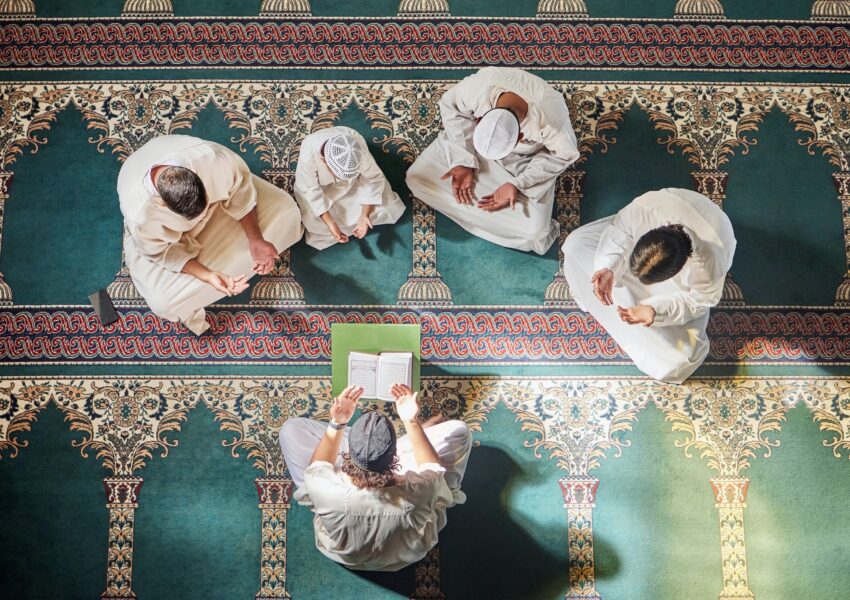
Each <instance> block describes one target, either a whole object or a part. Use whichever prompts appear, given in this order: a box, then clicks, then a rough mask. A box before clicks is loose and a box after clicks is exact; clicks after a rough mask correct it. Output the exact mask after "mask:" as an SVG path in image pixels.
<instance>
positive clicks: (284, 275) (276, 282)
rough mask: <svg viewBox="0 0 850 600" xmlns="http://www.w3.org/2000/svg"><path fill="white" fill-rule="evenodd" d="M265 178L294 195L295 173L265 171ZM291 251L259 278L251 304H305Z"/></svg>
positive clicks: (281, 255) (252, 294) (254, 287)
mask: <svg viewBox="0 0 850 600" xmlns="http://www.w3.org/2000/svg"><path fill="white" fill-rule="evenodd" d="M263 177H264V178H265V179H266V180H268V181H270V182H271V183H273V184H275V185H276V186H277V187H279V188H281V189H283V190H286V192H287V193H289V194H292V186H293V184H294V183H295V173H293V172H291V171H282V170H279V169H264V170H263ZM291 265H292V261H291V255H290V249H289V248H287V249H286V250H284V251H283V252H281V253H280V256H278V257H277V260H276V261H275V265H274V268H273V269H272V270H271V272H270V273H269V274H268V275H263V276H261V277H259V278H258V279H259V281H257V283H256V284H255V285H254V286H253V287H252V288H251V304H253V305H256V306H299V305H303V304H304V288H303V287H301V284H299V283H298V282H297V281H296V280H295V275H294V274H293V273H292V268H291Z"/></svg>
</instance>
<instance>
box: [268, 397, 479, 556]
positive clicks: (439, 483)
mask: <svg viewBox="0 0 850 600" xmlns="http://www.w3.org/2000/svg"><path fill="white" fill-rule="evenodd" d="M362 393H363V388H356V387H353V386H349V387H347V388H346V389H345V390H343V392H342V394H340V395H339V397H338V398H336V399H335V400H334V402H333V405H332V406H331V411H330V412H331V421H330V423H320V422H318V421H312V420H310V419H303V418H294V419H290V420H288V421H286V423H284V424H283V427H281V430H280V447H281V451H282V452H283V458H284V462H285V463H286V466H287V468H288V469H289V473H290V475H291V476H292V481H293V482H294V483H295V486H296V488H297V489H296V492H295V495H294V498H295V499H296V500H297V501H298V503H299V504H301V505H303V506H307V507H309V508H310V509H311V510H312V511H313V513H315V516H314V518H313V526H314V528H315V534H316V547H317V548H318V549H319V551H320V552H321V553H322V554H324V555H325V556H327V557H328V558H330V559H331V560H334V561H336V562H338V563H341V564H343V565H345V566H346V567H348V568H350V569H358V570H364V571H397V570H399V569H402V568H404V567H406V566H408V565H410V564H412V563H415V562H417V561H419V560H422V559H423V558H424V557H425V555H426V554H427V553H428V552H429V551H430V550H431V549H432V548H433V547H434V546H435V545H436V544H437V535H438V533H439V532H440V530H442V529H443V527H445V526H446V509H447V508H449V507H452V506H454V505H455V504H462V503H464V502H465V501H466V495H464V493H463V492H462V491H461V490H460V484H461V480H462V479H463V474H464V471H465V470H466V463H467V461H468V460H469V452H470V449H471V448H472V435H471V434H470V432H469V427H468V426H467V425H466V423H464V422H463V421H445V422H441V423H438V424H435V425H431V426H429V424H428V423H425V424H420V423H419V421H418V418H417V417H418V414H419V405H418V400H417V395H418V394H414V393H413V391H412V390H411V389H410V388H409V387H407V386H402V385H396V386H393V396H394V397H395V398H396V404H395V406H396V410H397V412H398V415H399V417H400V418H401V420H402V422H403V423H404V428H405V430H406V431H407V434H406V435H405V436H403V437H401V438H399V439H398V440H397V441H396V434H395V430H394V429H393V426H392V423H390V421H389V419H387V418H386V417H385V416H384V415H382V414H380V413H378V412H374V411H373V412H367V413H364V414H363V415H361V416H360V418H359V419H357V420H356V421H355V422H354V424H353V425H352V426H351V427H347V426H346V424H347V423H348V421H349V420H350V419H351V416H352V414H353V413H354V409H355V406H356V404H357V400H358V399H359V398H360V396H361V395H362Z"/></svg>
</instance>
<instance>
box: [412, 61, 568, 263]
mask: <svg viewBox="0 0 850 600" xmlns="http://www.w3.org/2000/svg"><path fill="white" fill-rule="evenodd" d="M504 92H513V93H515V94H517V95H519V96H520V97H521V98H522V99H523V100H525V101H526V102H527V103H528V114H527V115H526V117H525V119H523V121H522V123H520V131H521V132H522V134H523V139H522V140H521V141H520V142H519V143H518V144H517V145H516V147H515V148H514V150H513V152H511V154H509V155H508V156H507V157H505V158H503V159H501V160H497V161H496V160H489V159H486V158H483V157H481V156H479V155H477V154H476V152H475V148H474V146H473V143H472V132H473V131H474V129H475V125H476V122H477V121H476V120H477V119H480V118H481V117H482V116H483V115H484V114H485V113H486V112H487V111H489V110H491V109H492V108H494V107H495V106H496V102H497V101H498V99H499V96H500V95H501V94H502V93H504ZM440 113H441V115H442V118H443V127H444V131H443V132H441V133H440V135H439V136H438V137H437V139H436V140H435V141H434V142H433V143H432V144H431V145H430V146H428V148H427V149H426V150H425V151H424V152H423V153H422V155H420V156H419V158H417V159H416V162H415V163H413V166H412V167H411V168H410V169H409V170H408V172H407V185H408V187H409V188H410V190H411V191H412V192H413V195H414V196H416V197H417V198H419V199H420V200H421V201H422V202H424V203H425V204H427V205H428V206H430V207H431V208H433V209H434V210H437V211H439V212H441V213H443V214H444V215H446V216H447V217H449V218H450V219H452V220H453V221H455V222H456V223H457V224H458V225H460V226H461V227H463V228H464V229H466V230H467V231H469V232H470V233H472V234H474V235H477V236H479V237H481V238H484V239H485V240H488V241H491V242H493V243H495V244H499V245H501V246H506V247H508V248H515V249H517V250H534V251H535V252H537V253H538V254H544V253H545V252H546V251H547V250H548V249H549V247H550V246H551V245H552V243H553V242H554V241H555V240H556V239H557V238H558V232H559V227H558V222H557V221H555V220H554V219H553V218H552V205H553V203H554V199H555V182H556V180H557V177H558V175H560V174H561V173H562V172H563V171H564V170H565V169H566V168H567V167H568V166H570V165H571V164H572V163H574V162H575V161H576V160H577V159H578V157H579V152H578V147H577V143H576V136H575V133H574V132H573V128H572V125H571V123H570V115H569V111H568V110H567V104H566V102H565V101H564V98H563V96H561V94H559V93H558V92H557V91H555V90H554V89H553V88H552V87H551V86H550V85H549V84H548V83H546V82H545V81H544V80H543V79H541V78H539V77H537V76H536V75H532V74H531V73H526V72H525V71H523V70H521V69H513V68H504V67H486V68H484V69H481V70H480V71H478V72H477V73H475V74H474V75H470V76H469V77H467V78H466V79H463V80H462V81H460V82H459V83H458V84H457V85H455V86H454V87H452V88H451V89H450V90H448V91H447V92H446V93H445V94H443V97H442V98H441V100H440ZM459 165H461V166H465V167H472V168H474V169H477V172H476V182H475V191H474V194H475V197H476V198H477V199H479V200H480V199H481V197H482V196H485V195H487V194H491V193H492V192H494V191H495V190H496V188H497V187H499V186H500V185H502V184H504V183H512V184H513V185H515V186H516V188H517V189H518V190H519V196H518V202H517V206H516V208H515V209H514V210H511V209H510V208H509V207H508V208H503V209H501V210H498V211H495V212H487V211H485V210H482V209H480V208H478V207H477V206H475V205H468V204H458V203H457V201H456V200H455V199H454V196H453V195H452V186H451V179H445V180H443V179H441V177H442V176H443V175H444V174H445V173H446V172H447V171H448V170H449V169H451V168H452V167H456V166H459Z"/></svg>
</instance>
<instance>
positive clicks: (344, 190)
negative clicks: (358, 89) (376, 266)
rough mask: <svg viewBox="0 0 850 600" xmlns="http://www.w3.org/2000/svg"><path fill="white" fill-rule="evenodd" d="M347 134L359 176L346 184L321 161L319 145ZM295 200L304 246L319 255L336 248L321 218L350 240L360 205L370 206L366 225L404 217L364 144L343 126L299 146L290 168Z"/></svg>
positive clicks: (317, 134)
mask: <svg viewBox="0 0 850 600" xmlns="http://www.w3.org/2000/svg"><path fill="white" fill-rule="evenodd" d="M344 134H347V135H349V136H351V137H352V138H354V140H355V141H356V142H357V145H358V146H359V147H360V152H361V156H362V159H361V162H360V174H359V175H358V176H357V177H356V178H355V179H351V180H345V179H338V178H337V177H335V176H334V175H333V173H331V171H330V169H328V166H327V165H326V164H325V162H324V161H323V160H322V154H321V153H322V145H324V143H325V142H326V141H328V139H330V138H332V137H334V136H336V135H344ZM294 192H295V199H296V200H297V201H298V206H299V207H300V208H301V218H302V220H303V222H304V228H305V229H306V230H307V233H306V236H305V238H304V241H306V242H307V243H308V244H309V245H310V246H313V247H314V248H317V249H319V250H324V249H325V248H327V247H328V246H332V245H334V244H336V243H337V241H336V238H335V237H334V236H333V235H331V232H330V231H329V230H328V226H327V225H326V224H325V222H324V221H322V215H323V214H324V213H326V212H328V211H330V213H331V216H332V217H333V219H334V221H335V222H336V224H337V225H338V226H339V229H340V231H342V233H344V234H345V235H351V233H352V232H353V231H354V229H355V228H356V227H357V220H358V218H360V214H361V211H362V208H363V206H364V205H373V206H374V207H375V208H373V209H372V212H371V214H370V215H369V219H370V220H371V221H372V225H389V224H392V223H395V222H396V221H398V220H399V218H400V217H401V215H402V214H403V213H404V203H403V202H402V201H401V199H400V198H399V197H398V194H396V193H395V192H393V190H392V187H390V183H389V182H388V181H387V178H386V177H384V174H383V172H381V169H380V168H379V167H378V165H377V163H376V162H375V159H374V158H373V157H372V154H371V153H370V152H369V148H368V146H367V145H366V140H365V139H363V136H362V135H360V134H359V133H357V132H356V131H355V130H353V129H350V128H348V127H328V128H327V129H321V130H319V131H317V132H315V133H312V134H310V135H308V136H307V137H306V138H304V141H303V142H301V150H300V152H299V154H298V166H297V167H296V169H295V186H294Z"/></svg>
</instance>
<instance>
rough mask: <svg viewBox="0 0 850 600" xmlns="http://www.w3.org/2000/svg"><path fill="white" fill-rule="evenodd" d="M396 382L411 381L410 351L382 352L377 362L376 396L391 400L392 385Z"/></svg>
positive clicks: (411, 363) (411, 364)
mask: <svg viewBox="0 0 850 600" xmlns="http://www.w3.org/2000/svg"><path fill="white" fill-rule="evenodd" d="M396 383H401V384H404V385H407V386H410V385H411V384H412V383H413V355H412V354H411V353H410V352H382V353H381V358H380V361H379V364H378V383H377V394H378V395H377V398H378V399H379V400H386V401H388V402H392V401H393V394H392V387H393V385H394V384H396Z"/></svg>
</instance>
